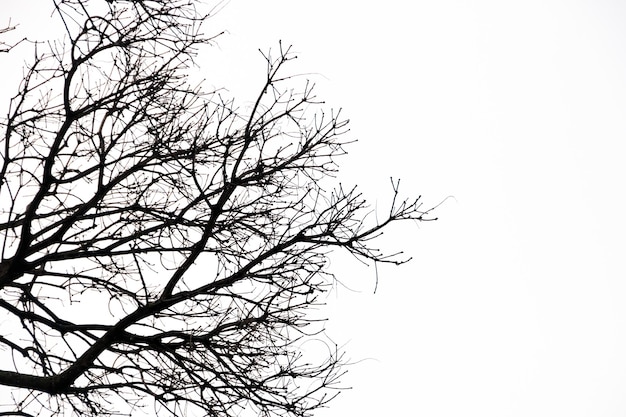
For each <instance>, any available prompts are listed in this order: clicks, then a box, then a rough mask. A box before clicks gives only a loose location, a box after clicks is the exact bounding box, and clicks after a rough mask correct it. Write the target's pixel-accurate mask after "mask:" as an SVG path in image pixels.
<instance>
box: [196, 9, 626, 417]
mask: <svg viewBox="0 0 626 417" xmlns="http://www.w3.org/2000/svg"><path fill="white" fill-rule="evenodd" d="M214 23H215V27H216V28H217V29H221V28H226V29H228V31H229V33H228V34H226V35H225V36H224V37H222V38H221V39H220V40H219V48H220V53H219V54H223V55H219V54H216V55H213V53H212V54H211V56H215V57H217V56H223V57H224V58H225V59H232V62H229V63H227V64H226V65H228V66H229V67H230V72H229V75H228V77H226V79H225V81H226V82H224V85H228V86H229V87H230V88H231V89H232V90H233V92H237V93H239V91H244V90H243V88H248V84H247V83H248V82H249V81H250V80H251V79H252V80H254V81H256V82H258V81H260V80H261V77H262V75H263V73H262V72H260V73H259V71H261V70H262V69H263V68H262V61H261V58H260V56H259V54H258V52H257V51H256V48H263V49H265V48H267V47H269V46H274V45H276V43H277V41H278V40H279V39H282V41H283V43H285V44H293V45H294V48H295V50H296V51H298V52H299V56H300V59H299V60H300V62H299V64H298V65H299V67H298V69H300V68H302V70H303V71H311V72H316V73H318V75H317V76H312V77H313V78H314V79H316V80H317V82H318V85H319V92H320V97H322V98H324V99H325V100H326V101H327V103H328V105H329V106H330V105H332V106H334V107H343V109H344V111H345V114H346V115H347V116H348V117H349V118H350V119H351V120H352V132H351V134H352V135H353V136H354V137H355V138H358V139H359V142H358V143H357V144H355V145H354V146H352V148H351V149H350V155H349V156H348V157H347V159H346V160H345V161H344V162H343V165H342V166H343V168H344V170H343V171H342V177H341V178H342V179H343V180H344V181H345V182H348V183H356V184H359V185H360V186H362V188H363V191H364V192H365V194H366V195H367V196H369V197H370V198H371V199H372V200H373V201H374V202H379V204H380V205H381V206H382V205H384V203H385V201H386V199H387V198H388V197H389V192H390V186H389V177H390V176H393V177H395V178H402V186H403V189H404V192H405V193H407V194H408V195H419V194H422V195H423V200H424V202H425V203H426V204H431V205H435V204H437V203H439V202H440V201H442V200H443V199H445V198H446V197H447V196H453V198H449V199H448V200H446V201H445V203H444V204H443V205H442V206H441V207H440V208H439V209H438V210H437V212H436V214H437V215H438V216H439V218H440V220H438V221H437V222H435V223H429V224H423V225H421V226H420V227H419V228H418V227H415V226H412V225H411V226H410V227H401V228H398V229H395V230H394V231H393V233H392V235H391V236H388V239H387V240H386V243H387V244H390V245H391V247H393V248H402V249H405V251H406V252H407V253H408V254H410V255H413V256H414V259H413V261H412V262H411V263H410V264H409V265H406V266H404V267H400V268H387V269H384V270H382V271H381V277H380V281H379V285H378V291H377V294H375V295H373V294H372V293H373V288H374V282H375V275H374V271H373V269H371V268H370V269H369V270H365V271H364V270H363V269H360V268H356V269H345V270H342V271H340V275H339V276H340V278H342V279H343V280H344V281H345V282H346V285H348V286H350V287H352V288H353V289H355V290H357V291H360V293H357V292H350V291H347V290H345V289H341V290H340V291H339V294H338V295H333V296H332V297H331V298H330V299H329V303H330V305H329V311H330V316H331V320H330V322H329V324H328V329H329V332H330V334H331V335H332V336H333V338H334V340H335V341H336V342H337V343H339V344H344V343H347V344H346V345H345V348H346V349H347V351H348V353H349V355H350V357H351V358H352V359H353V360H354V361H358V360H360V359H365V358H371V359H368V360H365V361H363V362H361V363H359V364H357V365H355V366H354V367H352V369H351V372H350V373H349V374H348V375H347V376H346V378H345V381H346V385H350V386H352V387H353V389H352V390H350V391H347V392H345V393H343V394H342V395H340V397H339V398H338V399H337V400H336V401H335V402H334V403H333V404H332V405H331V407H330V408H329V409H328V410H325V411H323V412H320V413H318V415H319V416H322V417H335V416H337V417H339V416H359V415H367V416H370V415H371V416H428V417H435V416H445V417H457V416H480V417H486V416H494V417H503V416H520V417H521V416H536V417H537V416H546V417H548V416H570V417H575V416H623V415H625V414H626V337H625V336H626V303H625V300H624V296H625V295H626V280H625V278H626V276H625V272H626V268H625V264H624V259H625V255H626V253H625V249H626V244H625V239H626V221H625V218H626V197H624V193H625V192H626V190H625V187H624V180H625V179H626V165H625V164H624V157H625V156H626V152H625V151H626V146H625V143H626V141H625V139H626V82H625V81H626V59H625V58H626V49H625V46H626V3H624V2H620V1H603V0H593V1H592V0H588V1H555V0H542V1H523V2H522V1H486V0H477V1H450V0H441V1H419V0H418V1H412V2H402V1H387V2H384V3H383V2H370V1H362V2H357V1H343V2H340V1H315V2H313V1H293V0H291V1H287V0H284V1H277V0H272V1H262V2H252V1H243V0H232V1H231V2H230V3H229V4H227V5H226V6H225V7H224V9H223V10H222V11H221V12H220V13H219V14H218V15H217V16H216V18H215V20H214ZM214 65H218V64H214ZM220 65H225V64H224V62H221V63H220ZM218 66H219V65H218ZM212 68H213V65H212V64H210V65H208V66H207V70H209V71H210V70H211V69H212ZM255 77H258V78H255ZM207 78H209V79H210V77H208V76H207ZM239 88H242V90H239ZM248 91H250V90H248ZM238 95H239V96H240V98H242V97H241V96H244V97H243V98H245V93H242V94H238ZM250 97H252V96H250ZM354 266H355V267H356V265H354Z"/></svg>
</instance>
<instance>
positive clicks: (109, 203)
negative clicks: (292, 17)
mask: <svg viewBox="0 0 626 417" xmlns="http://www.w3.org/2000/svg"><path fill="white" fill-rule="evenodd" d="M50 4H51V7H53V8H54V14H53V22H56V23H58V24H60V25H62V27H63V30H64V31H65V37H64V38H62V39H57V40H50V41H49V42H46V43H42V42H37V43H28V42H25V43H22V44H21V45H20V47H19V48H14V49H13V50H11V51H10V53H15V49H20V48H25V47H26V46H25V45H34V48H33V51H34V54H33V56H32V59H30V60H29V61H28V62H27V67H26V68H25V71H24V77H23V80H22V82H21V84H20V85H19V86H18V88H17V89H16V90H15V93H14V95H13V96H12V98H11V99H10V108H9V112H8V114H7V115H6V116H5V117H3V118H2V119H0V126H1V128H0V129H1V130H0V135H1V136H0V242H1V245H2V246H1V248H0V317H1V319H0V320H1V322H2V326H1V327H0V357H1V358H2V360H1V361H0V363H1V365H0V385H1V386H2V390H6V391H7V392H10V398H11V404H6V403H0V415H15V416H18V415H22V416H29V415H31V416H34V415H81V416H88V415H89V416H95V415H113V414H117V413H123V414H132V413H133V410H134V409H136V407H139V406H141V405H145V404H150V403H151V402H153V403H154V404H155V407H156V408H155V411H156V413H157V414H158V415H174V416H180V415H186V416H196V415H197V416H200V415H206V416H232V415H248V414H247V413H250V415H260V416H305V415H310V414H311V411H313V410H315V409H316V408H318V407H320V406H323V405H325V404H326V403H327V402H328V401H329V400H330V399H332V398H333V397H334V396H335V395H336V393H337V391H336V388H337V385H336V383H337V382H338V378H339V377H340V376H341V374H342V372H343V370H342V369H343V368H341V365H342V354H341V352H340V351H339V350H337V349H336V348H335V347H334V346H332V344H330V343H329V344H328V347H329V349H328V352H327V354H325V355H324V358H323V359H321V360H318V359H319V358H317V357H316V358H314V359H315V360H311V358H310V357H307V356H306V355H303V353H302V351H301V346H302V344H303V343H304V341H306V340H309V339H312V338H319V337H322V336H321V334H322V333H323V326H322V325H320V324H319V323H318V321H317V319H315V318H313V317H311V316H310V314H308V310H310V308H311V307H315V306H317V305H320V304H321V303H323V298H322V294H323V293H324V292H326V291H328V289H329V288H331V287H332V285H333V283H334V282H335V280H336V278H335V276H334V274H333V271H332V270H331V269H330V268H329V267H328V256H329V253H330V252H331V251H335V250H343V251H345V252H347V253H350V254H352V255H354V256H355V257H356V258H359V259H361V260H363V261H365V262H372V263H378V262H387V263H402V262H405V261H407V260H408V259H407V258H403V257H401V254H400V253H392V254H386V253H385V252H381V251H379V250H378V249H376V247H374V246H372V241H373V239H375V238H376V237H377V236H379V235H380V234H381V233H382V230H383V229H385V228H386V227H388V226H389V225H390V224H391V223H394V222H398V221H407V220H408V221H424V220H428V219H430V217H429V211H428V210H424V209H423V208H422V205H421V202H420V200H419V198H418V199H414V200H403V199H401V198H400V197H399V195H398V183H397V182H392V185H393V188H392V191H393V198H392V201H391V202H390V207H391V208H390V210H389V211H388V212H387V213H386V214H385V215H380V213H377V216H369V217H368V216H367V215H368V213H370V211H371V209H370V208H369V207H368V204H367V202H366V201H365V199H364V198H363V197H362V196H361V194H360V193H359V192H358V191H357V190H356V189H355V188H352V187H349V188H345V187H343V186H341V185H340V183H339V182H337V181H336V180H335V175H336V172H337V165H336V162H337V161H336V158H337V157H339V156H341V155H344V154H345V146H346V145H347V144H348V143H349V142H350V140H349V139H348V138H347V135H346V133H347V132H348V129H347V124H348V122H347V120H345V119H343V118H342V116H341V112H339V111H332V110H325V109H324V106H323V103H321V101H319V100H318V99H317V98H316V97H315V94H314V91H313V84H312V83H311V82H310V81H308V80H306V79H304V78H302V77H295V78H294V77H292V76H290V75H289V72H288V66H289V62H290V61H291V60H292V59H293V58H294V56H293V54H292V53H291V51H290V48H288V47H285V46H283V45H282V44H281V45H278V46H276V47H275V48H273V49H272V50H270V51H269V52H267V53H265V54H264V55H263V58H264V59H265V61H266V65H267V67H266V75H267V76H266V78H265V82H264V84H263V85H259V89H258V95H257V98H256V101H255V102H254V103H253V104H252V105H251V106H246V107H245V108H242V107H240V106H239V105H238V104H237V103H236V102H235V101H234V100H233V99H232V98H228V97H225V94H224V93H223V92H217V91H206V90H205V87H204V86H203V85H197V86H196V85H191V84H190V82H189V78H188V70H189V68H190V67H192V66H193V65H195V63H194V58H195V57H196V54H197V52H198V48H199V47H201V46H202V45H207V44H211V43H212V42H213V41H214V37H213V36H212V35H209V36H207V35H205V34H204V30H205V29H206V28H205V22H207V19H208V18H209V17H210V11H206V12H205V11H203V6H202V5H201V4H200V3H199V2H196V1H193V0H171V1H143V0H132V1H117V0H109V1H106V2H105V1H104V0H53V1H51V3H50ZM1 33H2V32H1V31H0V34H1ZM8 49H9V48H7V50H8ZM372 217H377V218H376V219H373V218H372ZM146 400H151V402H150V401H148V402H146ZM147 412H149V411H147ZM239 413H241V414H239Z"/></svg>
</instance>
